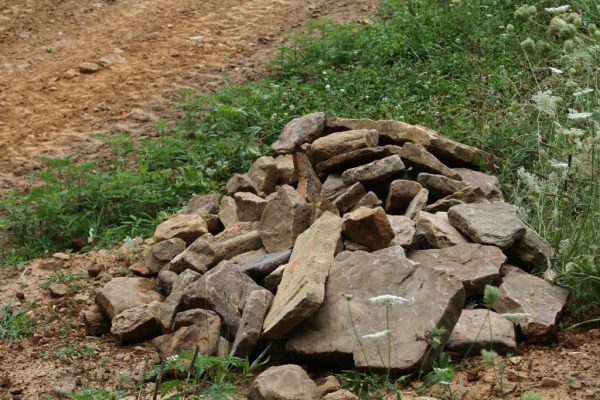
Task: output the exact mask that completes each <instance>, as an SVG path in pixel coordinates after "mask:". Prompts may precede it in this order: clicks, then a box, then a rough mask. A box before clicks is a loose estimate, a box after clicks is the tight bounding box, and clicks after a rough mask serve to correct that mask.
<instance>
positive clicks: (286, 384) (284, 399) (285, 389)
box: [248, 364, 321, 400]
mask: <svg viewBox="0 0 600 400" xmlns="http://www.w3.org/2000/svg"><path fill="white" fill-rule="evenodd" d="M320 399H321V395H320V393H319V390H318V389H317V385H316V384H315V383H314V382H313V381H312V380H311V379H310V378H309V376H308V374H307V373H306V372H305V371H304V370H303V369H302V368H301V367H299V366H297V365H293V364H288V365H280V366H277V367H270V368H268V369H267V370H266V371H264V372H262V373H261V374H260V375H258V377H256V379H255V380H254V382H252V387H251V388H250V393H249V394H248V400H320Z"/></svg>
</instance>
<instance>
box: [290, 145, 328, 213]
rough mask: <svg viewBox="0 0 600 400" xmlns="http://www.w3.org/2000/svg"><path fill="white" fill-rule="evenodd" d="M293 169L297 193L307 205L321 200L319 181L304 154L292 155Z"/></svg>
mask: <svg viewBox="0 0 600 400" xmlns="http://www.w3.org/2000/svg"><path fill="white" fill-rule="evenodd" d="M294 168H295V170H296V173H297V174H298V189H297V190H298V193H299V194H300V196H302V197H303V198H304V199H306V201H308V202H309V203H317V202H318V201H319V200H321V189H322V185H321V181H320V180H319V178H318V177H317V174H316V172H315V170H314V169H313V167H312V164H311V163H310V161H309V160H308V157H307V156H306V154H304V153H295V154H294Z"/></svg>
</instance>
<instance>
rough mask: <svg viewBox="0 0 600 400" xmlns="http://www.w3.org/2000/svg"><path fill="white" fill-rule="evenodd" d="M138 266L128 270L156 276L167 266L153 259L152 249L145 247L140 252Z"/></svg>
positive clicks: (163, 262)
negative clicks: (140, 256) (145, 269)
mask: <svg viewBox="0 0 600 400" xmlns="http://www.w3.org/2000/svg"><path fill="white" fill-rule="evenodd" d="M184 243H185V242H184ZM139 264H141V265H138V266H136V267H134V268H132V267H130V268H129V269H130V270H132V271H136V272H138V273H139V275H142V276H149V275H152V274H154V275H156V274H158V273H159V272H160V270H161V269H162V268H163V267H164V266H165V265H166V264H167V262H166V261H162V260H160V259H159V258H158V257H155V256H154V251H153V250H152V247H145V248H144V250H142V258H141V260H140V262H139ZM144 267H145V268H147V270H148V271H147V273H146V272H145V271H144Z"/></svg>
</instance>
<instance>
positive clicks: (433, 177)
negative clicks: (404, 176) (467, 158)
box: [417, 172, 467, 199]
mask: <svg viewBox="0 0 600 400" xmlns="http://www.w3.org/2000/svg"><path fill="white" fill-rule="evenodd" d="M417 182H419V183H420V184H421V186H423V187H424V188H425V189H427V190H429V194H430V195H431V198H432V199H439V198H442V197H446V196H449V195H451V194H453V193H456V192H458V191H459V190H462V189H464V188H466V187H467V184H466V183H465V182H461V181H457V180H454V179H451V178H448V177H447V176H444V175H438V174H429V173H427V172H421V173H420V174H419V175H418V176H417Z"/></svg>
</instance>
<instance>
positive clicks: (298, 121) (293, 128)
mask: <svg viewBox="0 0 600 400" xmlns="http://www.w3.org/2000/svg"><path fill="white" fill-rule="evenodd" d="M324 127H325V114H323V113H321V112H317V113H312V114H307V115H305V116H303V117H300V118H295V119H293V120H291V121H290V122H288V124H287V125H286V126H285V127H284V128H283V131H282V132H281V135H280V136H279V138H278V139H277V140H276V141H275V143H273V144H272V145H271V150H273V152H274V153H277V154H282V153H293V152H295V151H298V150H299V149H300V145H302V144H304V143H312V142H313V141H314V140H316V139H318V138H319V137H321V135H322V134H323V128H324Z"/></svg>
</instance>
